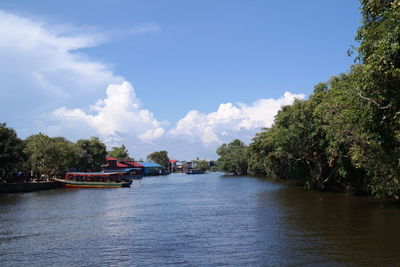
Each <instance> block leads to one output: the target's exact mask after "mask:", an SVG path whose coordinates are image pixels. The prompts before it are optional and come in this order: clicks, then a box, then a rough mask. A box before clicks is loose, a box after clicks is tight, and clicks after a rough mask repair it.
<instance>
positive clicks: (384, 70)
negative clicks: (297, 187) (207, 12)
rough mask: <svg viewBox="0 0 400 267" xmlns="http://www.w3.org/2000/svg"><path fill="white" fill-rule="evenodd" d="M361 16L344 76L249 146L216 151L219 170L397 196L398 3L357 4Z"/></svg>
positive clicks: (285, 111)
mask: <svg viewBox="0 0 400 267" xmlns="http://www.w3.org/2000/svg"><path fill="white" fill-rule="evenodd" d="M361 13H362V23H361V26H360V27H359V29H358V32H357V34H356V40H357V41H358V42H359V46H358V47H356V48H354V49H352V50H351V51H350V52H349V53H350V54H351V53H356V54H357V55H356V57H355V64H354V65H353V66H351V69H350V71H349V72H347V73H342V74H339V75H337V76H334V77H332V78H331V79H330V80H329V81H327V82H323V83H320V84H317V85H316V86H315V87H314V91H313V93H312V95H311V96H310V97H309V99H307V100H295V101H294V103H293V104H292V105H289V106H284V107H283V108H282V109H281V110H280V111H279V112H278V114H277V115H276V117H275V120H274V123H273V125H272V126H271V127H270V128H266V129H264V130H262V131H261V132H259V133H257V134H256V136H255V137H254V138H253V140H252V142H251V143H250V144H249V145H248V146H245V145H244V144H243V143H242V142H241V141H239V140H234V141H233V142H231V143H230V144H224V145H222V146H221V147H219V148H218V150H217V154H219V155H220V158H219V160H218V161H219V166H220V167H221V168H222V169H223V170H224V171H226V172H229V173H235V174H247V173H249V174H254V175H266V176H270V177H274V178H280V179H296V180H299V181H302V182H303V183H304V185H306V186H307V187H308V188H317V189H319V190H343V191H351V192H354V193H357V194H369V195H373V196H376V197H380V198H383V197H394V198H397V199H398V198H399V197H400V0H361Z"/></svg>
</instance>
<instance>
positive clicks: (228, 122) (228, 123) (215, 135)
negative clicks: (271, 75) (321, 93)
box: [169, 92, 305, 145]
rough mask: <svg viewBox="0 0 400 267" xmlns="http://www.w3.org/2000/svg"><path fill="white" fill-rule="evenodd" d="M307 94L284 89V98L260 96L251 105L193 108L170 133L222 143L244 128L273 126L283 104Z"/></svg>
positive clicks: (250, 129) (207, 143)
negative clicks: (212, 109)
mask: <svg viewBox="0 0 400 267" xmlns="http://www.w3.org/2000/svg"><path fill="white" fill-rule="evenodd" d="M304 97H305V95H303V94H292V93H290V92H285V94H284V95H283V97H281V98H278V99H274V98H267V99H259V100H257V101H256V102H254V103H253V104H251V105H246V104H242V103H239V104H238V105H234V104H232V103H225V104H221V105H220V106H219V107H218V110H217V111H215V112H211V113H208V114H203V113H200V112H199V111H197V110H192V111H190V112H188V113H187V114H186V116H185V117H184V118H182V119H181V120H179V121H178V123H177V124H176V127H175V128H174V129H172V130H171V131H170V132H169V134H171V135H175V136H179V135H182V136H186V137H190V138H192V139H199V140H201V141H202V143H203V144H205V145H212V144H215V143H222V142H223V140H227V139H228V138H235V136H236V137H238V136H239V135H240V133H241V132H242V133H246V134H247V133H248V134H254V133H255V132H256V131H257V130H260V129H261V128H263V127H269V126H271V125H272V123H273V121H274V116H275V115H276V113H277V112H278V110H279V109H280V108H281V107H282V106H284V105H290V104H291V103H292V102H293V101H294V100H295V99H296V98H297V99H304Z"/></svg>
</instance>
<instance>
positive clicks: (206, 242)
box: [0, 173, 400, 266]
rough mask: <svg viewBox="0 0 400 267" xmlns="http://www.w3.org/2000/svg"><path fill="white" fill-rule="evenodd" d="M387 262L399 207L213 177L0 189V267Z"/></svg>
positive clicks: (399, 258) (395, 241) (396, 260)
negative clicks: (22, 190) (122, 185)
mask: <svg viewBox="0 0 400 267" xmlns="http://www.w3.org/2000/svg"><path fill="white" fill-rule="evenodd" d="M175 264H176V265H183V266H186V265H190V266H222V265H228V266H287V265H289V266H307V265H325V266H360V265H365V266H394V265H397V266H399V265H400V209H399V208H395V207H391V208H381V207H380V206H379V205H378V204H377V203H376V202H373V201H371V200H369V199H367V198H361V197H346V196H343V195H340V194H333V193H318V192H310V191H304V190H303V189H301V188H298V187H295V186H290V185H284V184H277V183H272V182H266V181H262V180H259V179H255V178H250V177H242V178H232V177H220V176H219V174H215V173H214V174H205V175H185V174H174V175H169V176H164V177H149V178H145V179H143V180H141V181H137V182H135V184H134V185H133V187H132V188H121V189H55V190H50V191H42V192H34V193H25V194H12V195H0V265H1V266H24V265H39V266H48V265H53V266H54V265H55V266H76V265H79V266H116V265H118V266H147V265H152V266H165V265H175Z"/></svg>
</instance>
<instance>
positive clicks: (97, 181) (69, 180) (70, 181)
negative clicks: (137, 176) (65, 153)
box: [54, 172, 132, 188]
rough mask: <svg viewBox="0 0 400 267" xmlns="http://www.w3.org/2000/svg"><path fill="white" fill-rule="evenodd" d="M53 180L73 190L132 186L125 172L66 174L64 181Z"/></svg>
mask: <svg viewBox="0 0 400 267" xmlns="http://www.w3.org/2000/svg"><path fill="white" fill-rule="evenodd" d="M54 180H55V181H57V182H59V183H60V184H61V185H62V186H65V187H75V188H107V187H108V188H116V187H130V186H131V184H132V179H128V178H127V177H126V176H125V172H68V173H67V174H66V175H65V179H59V178H55V179H54Z"/></svg>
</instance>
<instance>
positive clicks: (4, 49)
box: [0, 11, 124, 135]
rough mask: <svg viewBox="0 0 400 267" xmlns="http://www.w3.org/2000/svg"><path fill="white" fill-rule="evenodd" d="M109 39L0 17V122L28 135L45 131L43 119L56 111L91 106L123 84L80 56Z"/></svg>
mask: <svg viewBox="0 0 400 267" xmlns="http://www.w3.org/2000/svg"><path fill="white" fill-rule="evenodd" d="M105 38H106V37H105V36H104V35H102V34H99V33H90V31H88V30H87V29H85V30H83V31H82V32H79V30H78V29H77V27H73V26H65V25H62V26H60V27H57V26H56V25H49V24H46V23H45V22H43V21H39V20H35V19H30V18H25V17H21V16H19V15H15V14H12V13H8V12H4V11H0V81H1V83H0V85H1V88H0V99H1V100H2V103H3V104H2V105H0V121H8V122H12V125H13V126H14V127H16V128H17V129H18V130H19V133H20V134H21V133H22V135H28V134H31V133H32V129H34V128H35V127H39V126H40V127H45V125H44V124H45V122H44V117H45V114H47V113H49V112H51V111H52V110H54V109H55V108H57V107H60V106H62V105H65V106H69V107H71V106H72V107H79V106H84V105H88V104H89V103H93V101H94V99H98V98H100V97H101V96H103V95H104V88H106V87H107V85H109V84H112V83H121V82H122V81H123V80H124V79H123V78H122V77H120V76H118V75H115V74H114V73H113V71H112V69H111V68H110V67H109V66H108V65H106V64H104V63H102V62H99V61H95V60H93V59H90V58H88V57H87V56H86V55H85V54H83V53H82V52H81V49H83V48H89V47H93V46H96V45H99V44H101V43H102V42H104V41H105ZM40 131H43V129H42V128H41V129H40Z"/></svg>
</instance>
